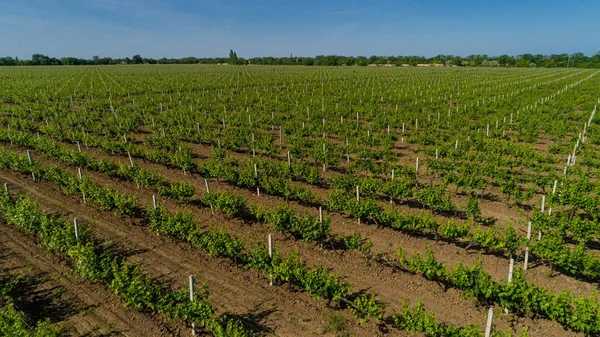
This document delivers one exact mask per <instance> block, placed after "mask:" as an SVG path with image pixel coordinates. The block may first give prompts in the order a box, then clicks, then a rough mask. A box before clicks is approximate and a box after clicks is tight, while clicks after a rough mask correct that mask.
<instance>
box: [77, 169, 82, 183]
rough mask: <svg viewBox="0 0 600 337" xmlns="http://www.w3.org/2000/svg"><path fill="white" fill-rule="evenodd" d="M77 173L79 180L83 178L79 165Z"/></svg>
mask: <svg viewBox="0 0 600 337" xmlns="http://www.w3.org/2000/svg"><path fill="white" fill-rule="evenodd" d="M77 173H78V174H79V180H83V175H82V174H81V167H78V168H77Z"/></svg>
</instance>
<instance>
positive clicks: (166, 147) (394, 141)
mask: <svg viewBox="0 0 600 337" xmlns="http://www.w3.org/2000/svg"><path fill="white" fill-rule="evenodd" d="M599 98H600V74H599V71H598V70H595V69H573V68H571V69H565V68H553V69H535V68H527V69H525V68H521V69H518V68H506V69H504V68H458V67H439V68H437V67H436V68H417V67H316V66H315V67H303V66H288V67H277V66H225V65H223V66H218V65H111V66H63V67H11V68H8V67H4V68H2V69H0V143H1V147H0V183H3V184H4V186H5V188H4V189H3V190H2V192H1V193H0V228H1V229H2V232H3V235H2V236H4V238H3V239H2V240H1V241H0V253H1V256H2V258H1V261H2V265H1V266H0V267H1V268H0V280H2V284H3V286H0V295H1V296H0V334H2V331H23V333H24V334H25V333H30V334H31V335H34V334H35V333H36V332H37V333H38V335H61V334H64V335H94V336H95V335H105V334H106V335H108V334H112V333H115V334H121V333H122V334H129V335H164V336H170V335H189V334H190V329H191V328H192V323H194V326H195V329H196V330H197V334H200V335H214V336H254V335H256V336H313V335H314V336H319V335H323V336H408V335H413V334H415V335H417V336H423V335H425V336H461V337H471V336H482V337H483V336H485V333H486V322H487V321H488V318H489V319H490V320H491V322H492V325H491V336H584V335H585V336H597V335H598V334H600V302H599V299H600V298H599V296H598V293H597V292H596V290H597V287H598V282H599V281H600V227H599V225H598V223H599V220H600V207H599V206H600V199H599V196H600V181H599V179H598V174H599V170H598V169H599V167H600V152H598V149H599V148H598V147H599V144H600V127H599V126H598V123H599V122H598V119H597V117H596V116H595V113H596V107H597V104H598V102H599ZM74 218H76V219H77V220H75V221H74V220H73V219H74ZM4 233H5V235H4ZM269 242H271V243H272V245H271V246H269ZM511 266H514V268H513V269H511ZM509 270H510V271H509ZM190 276H193V282H192V283H194V289H193V290H190V289H189V285H190V282H191V280H192V278H190ZM27 279H31V280H38V281H35V282H29V283H32V284H37V287H42V288H44V289H45V288H49V289H62V290H60V293H59V294H56V291H55V290H54V293H53V294H50V295H52V296H50V295H49V296H50V297H52V299H51V300H48V301H41V302H43V303H46V302H51V303H50V304H48V303H47V304H46V305H45V306H44V305H41V304H40V306H38V307H37V308H38V309H36V310H25V309H23V310H21V311H19V310H15V307H16V308H19V305H18V303H19V298H20V297H23V296H25V295H24V294H23V291H21V292H20V291H18V290H19V285H21V286H22V285H23V283H24V282H21V281H19V280H27ZM45 282H50V283H48V284H46V285H44V284H45ZM25 283H27V282H25ZM29 283H28V284H29ZM34 289H35V288H34ZM190 296H192V297H193V298H192V299H191V298H190ZM15 303H16V304H15ZM65 306H67V307H69V308H71V309H69V310H66V309H64V310H56V308H57V307H59V308H60V307H65ZM90 308H94V309H90ZM490 308H492V311H493V317H490V316H488V315H489V313H490ZM31 312H33V313H36V312H37V314H30V313H31ZM40 312H55V313H57V314H56V315H46V316H44V315H41V314H39V313H40ZM59 312H60V313H61V314H60V315H59V314H58V313H59ZM46 317H49V318H47V319H45V318H46ZM36 322H38V323H36ZM2 329H5V330H2ZM11 329H13V330H11ZM16 329H22V330H16Z"/></svg>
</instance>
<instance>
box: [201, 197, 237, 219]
mask: <svg viewBox="0 0 600 337" xmlns="http://www.w3.org/2000/svg"><path fill="white" fill-rule="evenodd" d="M202 203H204V204H205V205H207V206H212V207H214V208H215V209H216V210H219V211H223V212H224V213H225V214H227V215H229V216H232V217H233V216H238V215H240V214H242V212H244V211H245V210H246V203H247V201H246V198H244V197H240V196H236V195H234V194H232V193H230V192H210V193H206V194H205V195H204V198H202Z"/></svg>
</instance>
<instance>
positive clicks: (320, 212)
mask: <svg viewBox="0 0 600 337" xmlns="http://www.w3.org/2000/svg"><path fill="white" fill-rule="evenodd" d="M319 223H323V208H322V207H321V206H319Z"/></svg>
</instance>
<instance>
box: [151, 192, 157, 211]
mask: <svg viewBox="0 0 600 337" xmlns="http://www.w3.org/2000/svg"><path fill="white" fill-rule="evenodd" d="M152 206H154V209H156V194H152Z"/></svg>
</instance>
